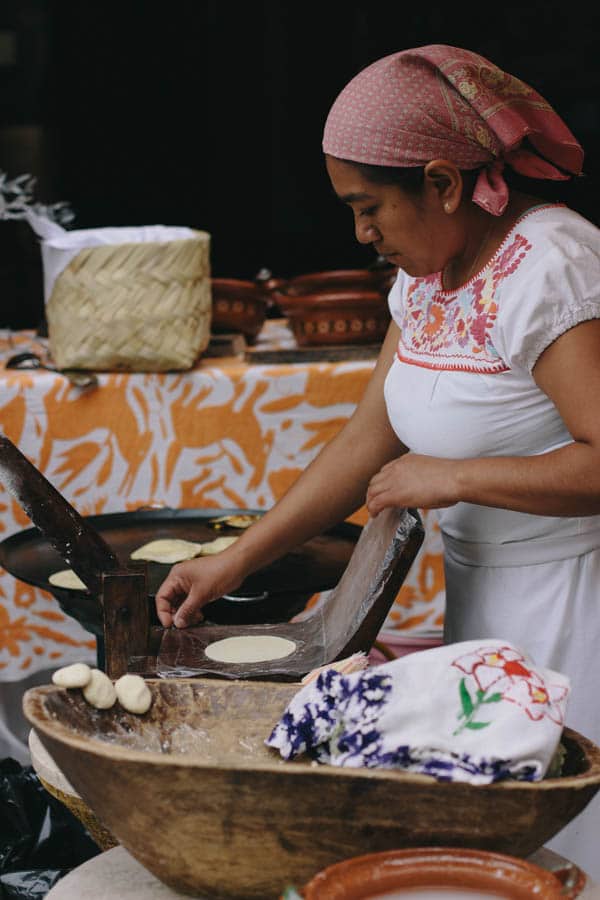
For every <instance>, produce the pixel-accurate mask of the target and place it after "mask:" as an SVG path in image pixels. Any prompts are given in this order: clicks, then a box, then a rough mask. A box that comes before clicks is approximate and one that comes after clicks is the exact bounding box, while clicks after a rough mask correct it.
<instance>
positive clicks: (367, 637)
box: [0, 437, 424, 681]
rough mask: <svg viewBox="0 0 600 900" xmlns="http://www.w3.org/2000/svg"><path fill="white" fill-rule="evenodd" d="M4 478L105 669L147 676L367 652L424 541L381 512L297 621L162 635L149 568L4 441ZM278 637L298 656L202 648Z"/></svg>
mask: <svg viewBox="0 0 600 900" xmlns="http://www.w3.org/2000/svg"><path fill="white" fill-rule="evenodd" d="M0 480H2V481H3V482H4V483H5V486H6V487H7V488H8V490H10V491H11V493H12V494H13V495H14V496H15V498H16V499H17V501H18V502H19V503H20V504H21V506H22V507H23V508H24V510H25V512H26V513H27V515H28V516H29V517H30V518H31V520H32V521H33V522H34V524H35V525H36V526H37V528H38V529H40V531H42V533H43V534H44V535H45V536H46V537H47V538H48V540H49V541H50V542H51V544H52V546H53V547H54V548H55V549H56V550H57V551H58V553H59V554H60V556H61V557H62V558H63V559H64V560H65V561H66V562H67V563H68V565H70V566H71V568H72V569H73V571H75V572H76V574H77V575H79V577H80V578H81V580H82V581H83V582H84V584H86V585H87V586H88V587H89V589H90V591H92V592H93V593H95V594H97V596H98V597H99V598H100V601H101V605H102V613H103V619H104V628H103V632H104V644H105V658H106V661H105V668H106V671H107V673H108V674H109V675H110V676H111V677H118V676H119V675H122V674H123V673H124V672H126V671H130V672H136V673H138V674H142V675H144V676H146V677H150V676H153V675H159V676H161V677H166V678H168V677H190V676H192V677H193V676H196V675H204V676H217V677H224V678H245V679H246V678H248V679H252V678H258V679H280V680H292V681H296V680H298V678H301V677H302V676H303V675H305V674H306V673H307V672H309V671H311V670H312V669H314V668H317V667H319V666H321V665H325V664H326V663H328V662H331V661H333V660H335V659H341V658H343V657H344V656H348V655H350V654H351V653H354V652H357V651H364V652H367V651H368V650H369V649H370V648H371V646H372V645H373V642H374V640H375V638H376V636H377V633H378V632H379V630H380V628H381V626H382V625H383V622H384V620H385V618H386V616H387V613H388V611H389V609H390V607H391V605H392V603H393V602H394V599H395V597H396V595H397V593H398V590H399V588H400V586H401V584H402V582H403V580H404V578H405V577H406V574H407V573H408V570H409V568H410V566H411V564H412V562H413V560H414V558H415V556H416V554H417V552H418V550H419V548H420V546H421V544H422V542H423V538H424V531H423V527H422V524H421V521H420V517H419V515H418V513H417V512H416V511H412V510H394V509H391V510H385V511H384V512H383V513H381V514H380V515H379V516H378V517H377V518H376V519H375V520H372V521H370V522H369V523H368V525H367V526H365V528H364V529H363V530H362V532H361V535H360V537H359V539H358V541H357V543H356V545H355V546H354V550H353V552H352V555H351V557H350V561H349V563H348V565H347V566H346V568H345V571H344V573H343V575H342V577H341V579H340V581H339V583H338V585H337V587H336V588H335V589H334V590H333V591H332V592H331V593H330V594H329V596H328V597H327V598H326V599H325V601H324V602H323V604H322V605H321V606H319V607H318V608H317V609H315V610H314V611H313V612H312V614H309V615H307V616H306V617H305V618H304V619H303V620H302V621H296V622H275V623H273V622H269V623H266V624H260V623H257V624H252V625H248V624H244V625H241V624H238V625H217V624H212V623H210V624H209V623H203V624H202V625H199V626H196V627H194V628H187V629H183V630H179V629H175V628H170V629H166V630H165V629H162V628H159V627H157V626H153V625H152V623H151V620H150V611H149V604H148V590H147V581H146V579H147V567H145V566H144V567H143V569H134V568H133V567H131V566H129V565H127V564H123V562H121V561H120V560H119V559H118V558H117V556H116V555H115V554H114V552H113V551H112V550H111V549H110V547H109V546H108V544H107V543H106V542H105V541H104V540H103V539H102V538H101V536H100V535H99V534H98V533H97V532H96V531H95V530H94V529H93V528H92V527H91V526H90V524H89V523H88V522H86V521H85V519H84V518H82V517H81V516H80V515H79V513H77V511H76V510H75V509H74V508H73V507H72V506H70V504H69V503H68V502H67V501H66V499H65V498H64V497H63V496H62V495H61V494H60V493H59V492H58V491H57V490H56V489H55V488H54V487H53V486H52V485H51V484H50V483H49V482H48V481H47V479H46V478H45V477H44V476H43V475H42V474H41V472H39V470H37V469H36V468H35V466H33V464H32V463H31V462H29V461H28V460H27V459H26V457H25V456H24V455H23V454H22V453H21V452H20V451H19V450H18V449H17V448H16V447H15V446H14V445H13V444H12V443H11V442H10V441H9V440H8V439H7V438H4V437H2V438H0ZM257 634H258V635H268V636H278V637H282V638H286V639H287V640H290V641H293V642H294V644H295V650H294V652H293V653H291V654H290V655H289V656H286V657H284V658H283V659H276V660H269V661H266V662H261V663H222V662H217V661H216V660H213V659H210V658H209V657H208V656H207V655H206V653H205V649H206V647H207V646H208V645H209V644H211V643H214V642H215V641H218V640H220V639H222V638H225V637H236V636H253V635H257Z"/></svg>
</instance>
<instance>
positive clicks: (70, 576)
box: [48, 569, 87, 591]
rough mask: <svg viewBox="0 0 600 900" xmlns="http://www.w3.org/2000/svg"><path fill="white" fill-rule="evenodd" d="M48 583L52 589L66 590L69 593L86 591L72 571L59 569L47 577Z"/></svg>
mask: <svg viewBox="0 0 600 900" xmlns="http://www.w3.org/2000/svg"><path fill="white" fill-rule="evenodd" d="M48 581H49V582H50V584H53V585H54V587H60V588H67V589H68V590H70V591H87V587H86V586H85V584H84V583H83V581H82V580H81V578H80V577H79V575H76V574H75V572H74V571H73V569H61V570H60V572H53V573H52V575H49V576H48Z"/></svg>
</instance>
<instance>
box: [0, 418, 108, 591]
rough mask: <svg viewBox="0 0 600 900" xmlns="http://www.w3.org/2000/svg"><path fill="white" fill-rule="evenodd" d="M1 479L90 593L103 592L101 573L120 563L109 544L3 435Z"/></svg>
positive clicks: (0, 443)
mask: <svg viewBox="0 0 600 900" xmlns="http://www.w3.org/2000/svg"><path fill="white" fill-rule="evenodd" d="M0 480H1V481H2V482H3V484H4V486H5V488H6V489H7V490H8V491H9V493H11V494H12V495H13V497H14V498H15V500H16V501H17V502H18V503H19V504H20V506H22V508H23V510H24V511H25V513H26V514H27V515H28V516H29V518H30V519H31V521H32V522H33V524H34V525H35V526H36V527H37V528H39V530H40V531H41V532H42V534H43V535H44V536H45V537H46V538H47V539H48V541H49V542H50V543H51V545H52V546H53V547H54V549H55V550H56V551H57V552H58V553H59V554H60V556H61V557H62V558H63V559H64V560H65V562H66V563H67V565H68V566H70V567H71V568H72V569H73V571H74V572H75V574H76V575H78V576H79V578H81V580H82V581H83V583H84V584H85V585H86V587H87V588H88V589H89V590H90V592H91V593H93V594H97V595H99V594H100V593H101V591H102V573H103V572H110V571H114V570H117V569H119V568H120V566H121V564H120V562H119V560H118V559H117V557H116V556H115V554H114V553H113V551H112V550H111V548H110V547H109V546H108V544H107V543H106V542H105V541H104V540H103V538H102V537H101V536H100V535H99V534H98V532H96V531H94V530H93V529H92V528H90V526H89V525H88V524H87V523H86V521H85V520H84V519H83V518H82V517H81V516H80V515H79V513H78V512H77V510H76V509H75V508H74V507H73V506H71V504H70V503H68V501H67V500H66V499H65V498H64V497H63V496H62V494H60V493H59V492H58V491H57V490H56V488H55V487H53V486H52V485H51V484H50V482H49V481H48V480H47V479H46V478H45V477H44V476H43V475H42V473H41V472H40V471H39V469H36V467H35V466H34V465H33V463H31V462H30V461H29V460H28V459H27V457H26V456H25V455H24V454H23V453H21V451H20V450H19V449H18V448H17V447H16V446H15V445H14V444H13V443H12V441H10V440H9V439H8V438H7V437H5V436H4V435H0Z"/></svg>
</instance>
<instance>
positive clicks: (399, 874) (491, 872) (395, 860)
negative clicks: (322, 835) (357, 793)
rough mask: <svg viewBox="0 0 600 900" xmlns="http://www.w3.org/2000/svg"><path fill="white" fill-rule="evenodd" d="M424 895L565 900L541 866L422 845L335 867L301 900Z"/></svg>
mask: <svg viewBox="0 0 600 900" xmlns="http://www.w3.org/2000/svg"><path fill="white" fill-rule="evenodd" d="M417 890H418V891H419V892H421V891H423V892H425V891H426V894H425V896H426V897H431V898H433V897H437V896H438V893H437V892H438V891H439V897H440V898H446V900H458V898H464V897H466V896H467V893H469V894H470V893H471V892H475V891H476V892H477V897H486V896H489V897H499V896H502V897H505V898H506V900H526V898H528V897H536V898H537V900H559V898H562V900H564V898H565V894H564V892H563V890H562V884H561V882H560V881H559V880H558V878H556V877H555V876H554V875H552V873H551V872H547V871H546V870H545V869H542V868H541V867H540V866H536V865H534V864H533V863H529V862H526V861H525V860H523V859H517V858H516V857H513V856H508V855H505V854H502V853H490V852H487V851H483V850H463V849H457V848H452V847H423V848H416V849H413V850H391V851H390V852H384V853H369V854H366V855H365V856H356V857H354V858H351V859H347V860H344V861H343V862H340V863H336V864H335V865H333V866H330V867H329V868H327V869H324V870H323V871H321V872H319V873H318V874H317V875H315V877H314V878H312V879H311V881H310V882H309V883H308V884H307V885H306V887H305V888H304V891H303V893H302V896H303V897H304V900H369V898H375V897H383V896H385V897H388V896H389V897H390V898H392V897H398V900H400V898H402V897H404V896H406V898H407V900H408V898H409V897H411V896H413V895H414V893H415V892H416V891H417Z"/></svg>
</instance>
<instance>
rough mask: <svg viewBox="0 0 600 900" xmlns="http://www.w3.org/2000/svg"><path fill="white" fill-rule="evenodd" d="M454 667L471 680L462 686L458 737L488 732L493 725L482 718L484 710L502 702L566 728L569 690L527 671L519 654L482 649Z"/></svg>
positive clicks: (536, 719) (522, 657) (460, 688)
mask: <svg viewBox="0 0 600 900" xmlns="http://www.w3.org/2000/svg"><path fill="white" fill-rule="evenodd" d="M452 665H453V666H456V668H457V669H460V670H461V672H464V673H465V674H466V675H467V676H468V678H462V679H461V681H460V685H459V695H460V705H461V712H460V713H459V716H458V718H459V726H458V728H457V729H456V731H455V732H454V733H455V734H458V733H459V732H460V731H461V730H462V729H463V728H470V729H473V730H474V729H480V728H486V727H487V726H488V725H490V724H491V723H490V722H489V721H487V722H486V721H483V720H481V719H480V718H479V716H480V715H481V713H482V710H481V707H482V706H483V705H484V704H486V703H501V702H502V701H507V702H509V703H515V704H516V705H517V706H520V707H521V708H522V710H523V712H524V713H525V714H526V715H527V716H529V718H530V719H531V720H532V721H534V722H536V721H539V720H540V719H543V718H544V716H547V717H548V718H549V719H551V720H552V721H553V722H555V723H556V724H557V725H563V724H564V723H563V705H564V700H565V697H566V695H567V690H566V688H565V687H564V686H563V685H553V684H546V683H545V681H544V679H543V678H542V677H541V675H540V674H539V673H538V672H535V671H533V670H532V669H530V668H528V666H527V663H526V660H525V657H524V656H523V655H522V654H520V653H518V652H517V651H516V650H513V649H511V648H510V647H500V648H498V647H490V648H485V647H482V648H481V650H478V651H477V652H475V653H468V654H466V655H464V656H460V657H459V658H458V659H456V660H454V662H453V663H452ZM469 688H470V690H469Z"/></svg>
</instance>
